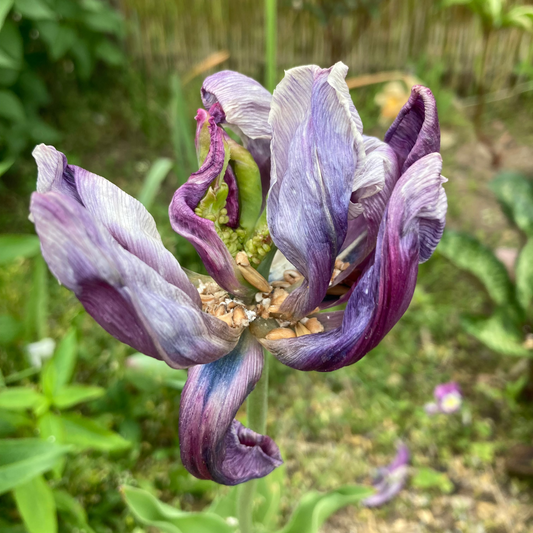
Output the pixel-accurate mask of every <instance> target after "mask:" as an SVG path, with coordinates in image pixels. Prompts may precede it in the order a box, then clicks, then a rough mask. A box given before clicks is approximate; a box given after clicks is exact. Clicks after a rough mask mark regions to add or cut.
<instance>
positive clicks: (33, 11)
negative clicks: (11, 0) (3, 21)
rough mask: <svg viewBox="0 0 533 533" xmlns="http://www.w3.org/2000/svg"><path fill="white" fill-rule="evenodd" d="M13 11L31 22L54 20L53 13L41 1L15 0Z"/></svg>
mask: <svg viewBox="0 0 533 533" xmlns="http://www.w3.org/2000/svg"><path fill="white" fill-rule="evenodd" d="M15 9H16V10H17V11H20V13H21V14H22V16H23V17H26V18H28V19H31V20H54V19H55V18H56V15H55V13H54V12H53V11H52V9H50V8H49V7H48V5H47V4H46V2H43V0H15Z"/></svg>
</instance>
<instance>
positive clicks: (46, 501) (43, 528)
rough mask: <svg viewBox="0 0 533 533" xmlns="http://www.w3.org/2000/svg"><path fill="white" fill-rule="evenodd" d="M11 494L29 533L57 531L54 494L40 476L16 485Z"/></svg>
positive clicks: (52, 532)
mask: <svg viewBox="0 0 533 533" xmlns="http://www.w3.org/2000/svg"><path fill="white" fill-rule="evenodd" d="M13 496H14V497H15V502H16V503H17V509H18V511H19V513H20V516H21V517H22V521H23V522H24V525H25V526H26V529H27V530H28V532H29V533H57V515H56V504H55V502H54V496H53V494H52V490H51V489H50V487H49V486H48V484H47V483H46V481H45V480H44V479H43V477H42V476H37V477H35V478H33V479H31V480H30V481H27V482H26V483H23V484H21V485H18V486H17V487H16V488H15V490H14V492H13Z"/></svg>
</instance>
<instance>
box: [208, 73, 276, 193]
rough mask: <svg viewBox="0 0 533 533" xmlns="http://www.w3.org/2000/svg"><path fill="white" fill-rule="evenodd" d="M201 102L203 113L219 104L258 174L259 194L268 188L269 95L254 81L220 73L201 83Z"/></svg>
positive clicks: (236, 75)
mask: <svg viewBox="0 0 533 533" xmlns="http://www.w3.org/2000/svg"><path fill="white" fill-rule="evenodd" d="M201 95H202V101H203V103H204V106H205V108H206V109H207V110H209V109H210V108H211V107H212V106H213V105H215V104H216V103H219V104H220V105H221V107H222V109H223V110H224V113H225V115H226V118H225V121H226V123H227V124H228V126H230V127H231V129H232V130H234V131H235V133H237V135H239V137H240V138H241V140H242V143H243V145H244V147H245V148H246V149H247V150H248V151H249V152H250V153H251V154H252V157H253V158H254V159H255V162H256V163H257V166H258V167H259V171H260V173H261V183H262V185H263V194H264V195H265V196H266V193H267V192H268V188H269V185H270V125H269V124H268V114H269V112H270V101H271V99H272V95H271V94H270V93H269V92H268V91H267V90H266V89H265V88H264V87H263V86H262V85H261V84H260V83H258V82H257V81H255V80H254V79H252V78H249V77H248V76H244V75H243V74H239V73H238V72H233V71H231V70H223V71H222V72H217V73H216V74H213V75H212V76H209V77H207V78H206V79H205V80H204V83H203V85H202V90H201Z"/></svg>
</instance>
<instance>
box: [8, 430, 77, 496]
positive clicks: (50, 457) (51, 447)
mask: <svg viewBox="0 0 533 533" xmlns="http://www.w3.org/2000/svg"><path fill="white" fill-rule="evenodd" d="M68 450H69V448H68V447H67V446H59V445H57V444H52V443H50V442H45V441H42V440H39V439H4V440H0V494H3V493H4V492H7V491H8V490H11V489H13V488H14V487H16V486H18V485H20V484H22V483H26V482H27V481H29V480H30V479H32V478H34V477H35V476H38V475H39V474H42V473H43V472H47V471H48V470H50V469H51V468H53V466H54V465H55V464H56V462H57V461H58V460H59V459H60V458H61V457H62V456H63V455H65V453H67V451H68Z"/></svg>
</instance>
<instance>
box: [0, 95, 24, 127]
mask: <svg viewBox="0 0 533 533" xmlns="http://www.w3.org/2000/svg"><path fill="white" fill-rule="evenodd" d="M0 117H2V118H6V119H8V120H10V121H11V122H15V123H22V122H25V120H26V112H25V111H24V106H23V105H22V102H21V101H20V98H19V97H18V96H17V95H16V94H15V93H14V92H13V91H7V90H2V91H0Z"/></svg>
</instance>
